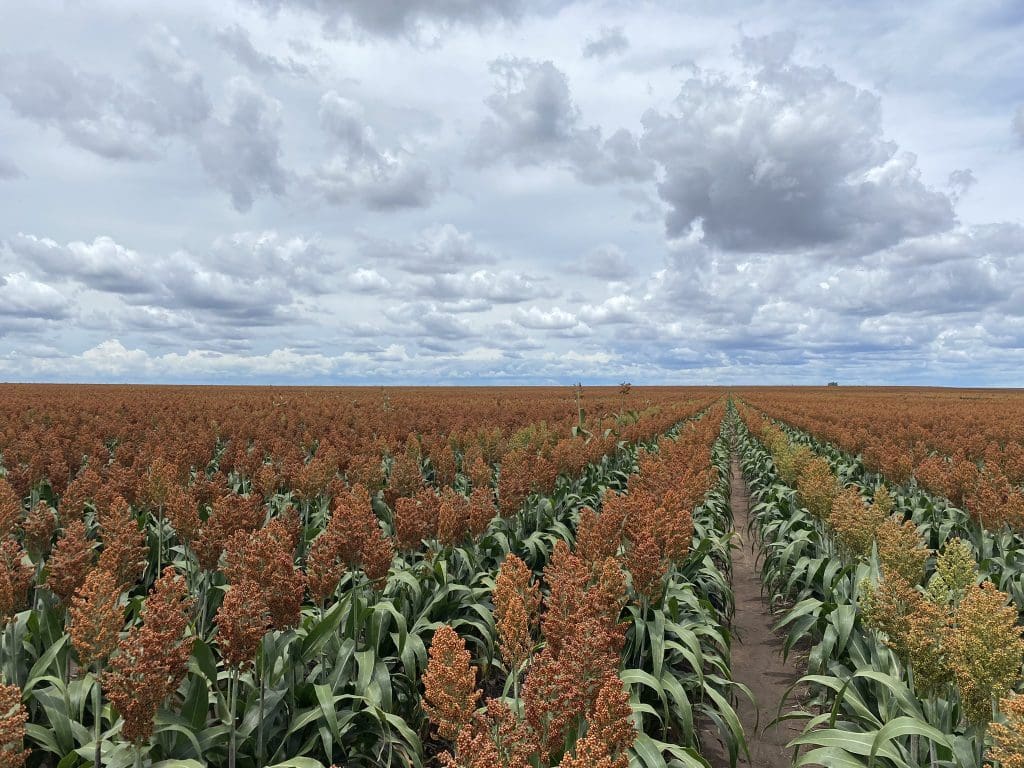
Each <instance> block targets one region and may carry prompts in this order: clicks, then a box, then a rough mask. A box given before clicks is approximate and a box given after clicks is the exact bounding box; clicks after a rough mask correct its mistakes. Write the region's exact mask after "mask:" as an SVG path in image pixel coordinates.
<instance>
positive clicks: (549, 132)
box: [473, 58, 654, 184]
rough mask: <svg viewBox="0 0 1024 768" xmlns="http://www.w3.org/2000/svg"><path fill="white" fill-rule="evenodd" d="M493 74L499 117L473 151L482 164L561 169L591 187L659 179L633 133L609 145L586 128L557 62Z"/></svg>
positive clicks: (500, 64)
mask: <svg viewBox="0 0 1024 768" xmlns="http://www.w3.org/2000/svg"><path fill="white" fill-rule="evenodd" d="M491 72H492V73H494V75H495V76H496V78H497V90H496V91H495V92H494V93H493V94H491V96H489V97H488V98H487V100H486V103H487V106H488V107H490V109H491V112H492V113H493V115H492V116H491V117H488V118H486V119H485V120H484V122H483V123H482V125H481V126H480V132H479V135H478V137H477V140H476V145H475V148H474V150H473V157H474V159H475V160H476V161H477V162H478V163H480V164H488V163H494V162H497V161H499V160H501V159H503V158H508V159H509V160H511V161H512V162H513V163H514V164H515V165H517V166H528V165H540V164H544V163H549V162H553V163H561V164H563V165H565V166H566V167H568V168H569V170H570V171H572V173H573V174H574V175H575V176H576V177H577V178H578V179H579V180H580V181H582V182H584V183H587V184H602V183H607V182H611V181H618V180H623V181H644V180H647V179H650V178H652V177H653V174H654V164H653V163H652V162H651V160H650V159H649V158H646V157H645V156H644V155H643V154H642V153H641V151H640V147H639V145H638V143H637V140H636V139H635V138H634V137H633V136H632V134H630V133H629V132H628V131H626V130H624V129H620V130H618V131H616V132H615V133H614V134H612V136H611V137H609V138H608V139H607V140H606V139H604V138H603V136H602V132H601V130H600V129H599V128H596V127H591V128H587V127H584V126H583V125H582V124H581V117H580V111H579V108H578V107H577V106H576V104H575V103H574V102H573V100H572V94H571V93H570V90H569V81H568V79H567V78H566V76H565V74H564V73H563V72H562V71H561V70H559V69H558V68H557V67H556V66H555V65H554V64H553V63H552V62H550V61H535V60H533V59H521V58H505V59H497V60H495V61H493V62H491Z"/></svg>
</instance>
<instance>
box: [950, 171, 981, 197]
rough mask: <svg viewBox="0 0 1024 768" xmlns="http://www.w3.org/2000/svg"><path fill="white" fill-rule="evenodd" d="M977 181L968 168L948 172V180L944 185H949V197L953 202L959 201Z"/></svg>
mask: <svg viewBox="0 0 1024 768" xmlns="http://www.w3.org/2000/svg"><path fill="white" fill-rule="evenodd" d="M977 183H978V179H977V177H976V176H975V175H974V172H973V171H972V170H971V169H970V168H963V169H959V170H956V171H953V172H952V173H951V174H949V181H948V182H947V183H946V186H947V187H949V196H950V199H952V201H953V202H954V203H956V202H959V201H960V199H961V198H962V197H963V196H964V195H966V194H967V193H968V192H969V191H970V189H971V187H973V186H974V185H975V184H977Z"/></svg>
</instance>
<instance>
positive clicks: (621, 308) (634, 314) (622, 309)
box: [580, 294, 641, 325]
mask: <svg viewBox="0 0 1024 768" xmlns="http://www.w3.org/2000/svg"><path fill="white" fill-rule="evenodd" d="M580 318H581V319H583V320H585V321H586V322H587V323H589V324H591V325H611V324H634V323H638V322H640V321H641V318H640V307H639V305H638V303H637V302H636V301H634V300H633V299H632V298H630V297H629V296H625V295H622V294H620V295H618V296H611V297H609V298H607V299H605V300H604V301H603V302H601V303H600V304H596V305H586V306H583V307H581V308H580Z"/></svg>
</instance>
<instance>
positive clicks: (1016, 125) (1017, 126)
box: [1010, 104, 1024, 147]
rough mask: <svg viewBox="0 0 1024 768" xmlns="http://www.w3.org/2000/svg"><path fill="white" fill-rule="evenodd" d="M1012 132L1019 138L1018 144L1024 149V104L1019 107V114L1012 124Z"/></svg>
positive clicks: (1017, 113)
mask: <svg viewBox="0 0 1024 768" xmlns="http://www.w3.org/2000/svg"><path fill="white" fill-rule="evenodd" d="M1010 130H1011V131H1012V132H1013V134H1014V135H1015V136H1016V137H1017V143H1019V144H1020V145H1021V146H1022V147H1024V104H1021V105H1020V106H1019V107H1017V112H1016V114H1014V116H1013V120H1012V121H1011V122H1010Z"/></svg>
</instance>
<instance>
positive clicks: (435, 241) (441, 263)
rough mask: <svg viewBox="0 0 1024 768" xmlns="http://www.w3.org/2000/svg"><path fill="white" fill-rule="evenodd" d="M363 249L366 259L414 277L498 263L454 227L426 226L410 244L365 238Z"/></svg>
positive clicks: (467, 235) (451, 272) (490, 253)
mask: <svg viewBox="0 0 1024 768" xmlns="http://www.w3.org/2000/svg"><path fill="white" fill-rule="evenodd" d="M362 250H363V252H364V253H365V254H366V256H367V257H368V258H373V259H383V260H385V261H388V262H391V263H394V264H395V265H396V266H397V268H398V269H400V270H402V271H403V272H408V273H410V274H415V275H437V274H443V275H452V274H455V273H457V272H464V271H465V270H467V269H470V268H473V267H478V266H480V265H483V264H494V263H495V262H496V261H497V260H498V259H497V256H496V255H495V254H494V253H492V252H491V251H489V250H488V249H487V248H485V247H484V246H482V245H481V244H480V243H478V242H477V241H476V238H474V237H473V235H472V233H470V232H463V231H462V230H460V229H459V228H458V227H456V226H455V225H454V224H435V225H432V226H429V227H426V228H424V229H422V230H420V232H419V234H418V235H417V236H416V237H415V238H414V239H413V240H412V241H411V242H409V243H398V242H393V241H388V240H376V239H373V238H365V239H364V242H363V247H362Z"/></svg>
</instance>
